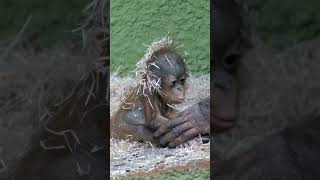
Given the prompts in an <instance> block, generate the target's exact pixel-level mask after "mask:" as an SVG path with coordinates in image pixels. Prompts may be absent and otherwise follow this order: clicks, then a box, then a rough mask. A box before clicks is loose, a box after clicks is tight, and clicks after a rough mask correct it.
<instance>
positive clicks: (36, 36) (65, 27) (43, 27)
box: [0, 0, 90, 47]
mask: <svg viewBox="0 0 320 180" xmlns="http://www.w3.org/2000/svg"><path fill="white" fill-rule="evenodd" d="M89 2H90V0H54V1H43V0H28V1H25V0H1V1H0V39H2V40H3V39H6V40H10V39H8V37H9V38H12V37H14V36H15V34H16V33H17V32H18V31H19V30H20V29H21V27H22V25H23V24H24V23H25V21H26V19H27V17H28V16H29V15H32V20H31V22H30V24H29V25H28V26H27V28H26V31H25V34H24V35H23V39H24V40H25V41H27V42H30V43H32V44H33V45H36V46H39V47H52V46H54V45H57V44H62V43H65V42H66V41H69V40H72V39H74V38H75V37H77V36H78V38H79V35H80V34H81V33H78V34H77V35H76V34H75V33H74V34H73V33H71V30H72V29H74V28H76V27H77V24H78V23H80V22H81V19H80V17H81V16H82V12H81V11H82V9H83V8H84V7H85V5H86V4H88V3H89ZM79 39H80V38H79Z"/></svg>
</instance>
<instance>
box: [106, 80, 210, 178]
mask: <svg viewBox="0 0 320 180" xmlns="http://www.w3.org/2000/svg"><path fill="white" fill-rule="evenodd" d="M110 83H111V84H110V96H111V101H110V104H111V107H110V111H111V112H110V113H111V115H112V113H114V112H115V111H116V110H117V109H118V108H119V106H120V103H121V99H122V96H123V95H124V94H125V92H126V91H127V90H128V89H130V88H131V87H134V86H136V84H137V82H136V81H135V80H134V79H133V78H131V77H125V78H120V77H117V76H112V78H111V82H110ZM187 83H188V90H187V93H186V101H185V102H184V103H182V104H180V105H178V106H177V107H176V108H177V109H178V110H180V111H182V110H184V109H186V108H188V107H189V106H191V105H192V104H194V103H197V102H198V101H199V100H200V99H202V98H205V97H208V96H209V93H210V92H209V90H210V76H209V74H208V75H203V76H200V77H194V76H192V75H191V76H190V78H189V79H188V81H187ZM110 145H111V147H110V154H111V157H110V161H111V162H110V163H111V164H110V172H111V177H112V178H117V177H119V176H126V175H128V174H129V175H130V173H133V172H149V171H152V170H154V169H157V168H159V167H163V166H164V167H168V168H170V167H174V166H178V165H187V164H188V163H190V162H192V161H195V160H203V159H210V145H209V144H202V143H201V142H199V139H195V140H193V141H191V142H190V146H189V147H179V148H176V149H167V148H157V147H154V146H153V145H152V144H150V143H148V142H145V143H138V142H133V141H130V140H118V139H114V138H112V139H110Z"/></svg>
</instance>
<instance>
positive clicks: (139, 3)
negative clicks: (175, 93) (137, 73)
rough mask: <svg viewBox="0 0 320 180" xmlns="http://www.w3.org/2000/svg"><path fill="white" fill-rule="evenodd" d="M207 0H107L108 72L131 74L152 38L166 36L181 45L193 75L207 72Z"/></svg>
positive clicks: (208, 29)
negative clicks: (109, 62) (116, 71)
mask: <svg viewBox="0 0 320 180" xmlns="http://www.w3.org/2000/svg"><path fill="white" fill-rule="evenodd" d="M209 2H210V1H209V0H199V1H194V0H174V1H171V0H111V1H110V7H111V8H110V24H111V31H110V33H111V37H110V38H111V39H110V45H111V47H110V48H111V49H110V53H111V54H110V56H111V57H110V59H111V72H114V71H115V70H116V69H117V68H118V67H120V69H119V74H120V75H128V74H133V73H132V71H133V70H134V69H135V64H136V62H138V60H140V58H142V57H143V55H144V54H145V52H146V50H147V48H146V47H145V46H143V44H145V45H149V44H150V43H151V42H152V41H154V40H156V39H159V38H161V37H163V36H165V35H166V34H167V33H168V32H170V36H171V37H172V38H173V39H175V40H176V41H177V42H179V43H181V44H184V47H183V50H185V51H186V52H187V53H188V55H187V59H186V62H187V64H188V65H190V67H191V72H192V73H193V74H206V73H209V70H210V66H209V64H210V63H209V56H210V5H209Z"/></svg>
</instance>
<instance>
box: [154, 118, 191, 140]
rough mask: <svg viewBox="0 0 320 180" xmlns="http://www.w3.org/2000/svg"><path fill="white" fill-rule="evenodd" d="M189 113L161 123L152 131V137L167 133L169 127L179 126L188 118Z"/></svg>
mask: <svg viewBox="0 0 320 180" xmlns="http://www.w3.org/2000/svg"><path fill="white" fill-rule="evenodd" d="M189 116H190V115H188V114H187V115H186V116H182V117H178V118H175V119H171V120H169V121H168V122H167V123H166V124H164V125H162V126H161V127H160V128H159V129H158V130H157V131H156V132H155V133H154V137H155V138H158V137H160V136H163V135H165V134H167V133H168V132H169V131H171V129H173V128H175V127H176V126H179V125H181V124H183V123H185V122H186V121H188V120H189V118H190V117H189Z"/></svg>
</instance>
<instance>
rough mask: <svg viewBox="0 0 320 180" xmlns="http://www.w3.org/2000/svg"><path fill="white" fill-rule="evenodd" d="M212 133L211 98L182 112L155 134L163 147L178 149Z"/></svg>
mask: <svg viewBox="0 0 320 180" xmlns="http://www.w3.org/2000/svg"><path fill="white" fill-rule="evenodd" d="M209 133H210V118H209V98H207V99H205V100H203V101H201V102H199V103H197V104H195V105H193V106H191V107H190V108H188V109H186V110H185V111H183V112H181V113H180V114H179V115H178V117H176V118H174V119H171V120H169V121H168V122H167V123H166V124H164V125H162V126H161V127H160V128H159V129H158V130H157V131H156V132H155V134H154V137H155V138H159V139H160V145H161V146H167V147H176V146H178V145H180V144H183V143H185V142H187V141H188V140H190V139H192V138H194V137H196V136H198V135H200V134H202V135H203V134H209Z"/></svg>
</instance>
